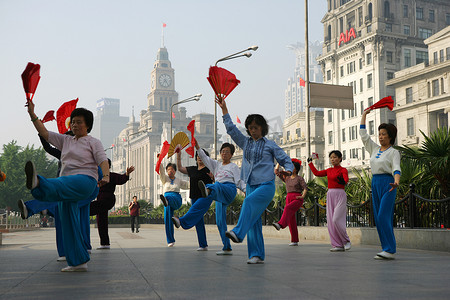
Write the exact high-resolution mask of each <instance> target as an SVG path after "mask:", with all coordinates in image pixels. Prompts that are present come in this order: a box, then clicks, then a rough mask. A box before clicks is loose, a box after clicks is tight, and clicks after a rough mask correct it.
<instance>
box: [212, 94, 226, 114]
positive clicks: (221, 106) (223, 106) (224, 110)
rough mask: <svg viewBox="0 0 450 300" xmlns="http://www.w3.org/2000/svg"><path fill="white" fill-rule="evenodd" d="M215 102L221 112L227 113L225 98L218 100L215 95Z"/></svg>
mask: <svg viewBox="0 0 450 300" xmlns="http://www.w3.org/2000/svg"><path fill="white" fill-rule="evenodd" d="M215 102H216V103H217V105H219V106H220V108H221V109H222V114H224V115H226V114H227V113H228V107H227V103H226V102H225V100H222V101H220V100H219V99H218V98H217V97H216V99H215Z"/></svg>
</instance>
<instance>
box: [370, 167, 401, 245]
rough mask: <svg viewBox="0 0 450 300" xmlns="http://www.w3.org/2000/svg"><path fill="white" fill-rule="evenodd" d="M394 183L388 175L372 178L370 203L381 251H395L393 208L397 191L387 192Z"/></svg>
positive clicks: (376, 175) (375, 175)
mask: <svg viewBox="0 0 450 300" xmlns="http://www.w3.org/2000/svg"><path fill="white" fill-rule="evenodd" d="M393 182H394V177H393V176H392V175H390V174H374V175H373V177H372V203H373V214H374V218H375V225H376V226H377V231H378V237H379V238H380V242H381V248H382V249H383V251H386V252H389V253H392V254H393V253H395V252H396V251H397V248H396V243H395V235H394V224H393V223H394V207H395V197H396V195H397V189H395V190H393V191H392V192H389V190H390V189H391V186H390V185H389V183H393Z"/></svg>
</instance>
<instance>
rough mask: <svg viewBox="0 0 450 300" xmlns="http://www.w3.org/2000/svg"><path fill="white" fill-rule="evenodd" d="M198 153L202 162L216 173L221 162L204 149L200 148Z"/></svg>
mask: <svg viewBox="0 0 450 300" xmlns="http://www.w3.org/2000/svg"><path fill="white" fill-rule="evenodd" d="M196 146H197V144H196ZM197 154H198V156H199V157H200V159H201V160H202V162H203V163H204V164H205V166H206V167H207V168H208V169H209V171H211V173H213V174H215V173H216V170H217V168H218V166H219V164H220V163H219V162H218V161H217V160H214V159H212V158H211V157H209V156H208V155H206V153H205V152H204V151H203V149H200V148H198V149H197Z"/></svg>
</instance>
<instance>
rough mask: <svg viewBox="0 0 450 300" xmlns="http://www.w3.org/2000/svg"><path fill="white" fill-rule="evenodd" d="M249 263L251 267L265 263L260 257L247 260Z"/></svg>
mask: <svg viewBox="0 0 450 300" xmlns="http://www.w3.org/2000/svg"><path fill="white" fill-rule="evenodd" d="M247 263H248V264H249V265H254V264H263V263H264V261H263V260H262V259H261V258H259V257H258V256H253V257H252V258H250V259H249V260H247Z"/></svg>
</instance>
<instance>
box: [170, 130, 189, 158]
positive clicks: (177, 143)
mask: <svg viewBox="0 0 450 300" xmlns="http://www.w3.org/2000/svg"><path fill="white" fill-rule="evenodd" d="M187 145H189V138H188V136H187V135H186V133H184V132H178V133H177V134H175V136H174V137H173V139H172V142H170V148H169V152H168V155H167V157H171V156H172V155H173V154H174V153H177V152H180V151H181V150H183V148H184V147H186V146H187Z"/></svg>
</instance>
